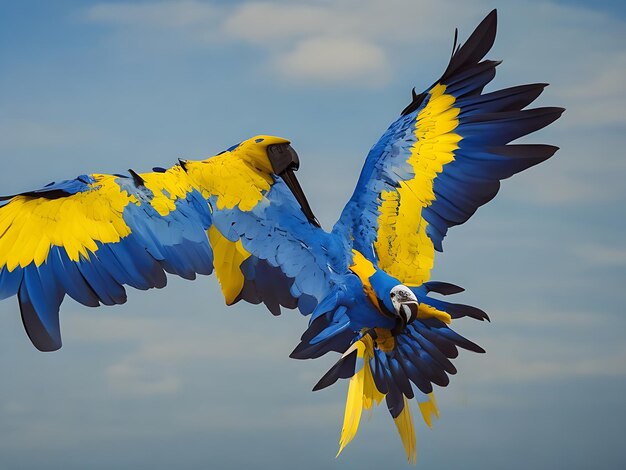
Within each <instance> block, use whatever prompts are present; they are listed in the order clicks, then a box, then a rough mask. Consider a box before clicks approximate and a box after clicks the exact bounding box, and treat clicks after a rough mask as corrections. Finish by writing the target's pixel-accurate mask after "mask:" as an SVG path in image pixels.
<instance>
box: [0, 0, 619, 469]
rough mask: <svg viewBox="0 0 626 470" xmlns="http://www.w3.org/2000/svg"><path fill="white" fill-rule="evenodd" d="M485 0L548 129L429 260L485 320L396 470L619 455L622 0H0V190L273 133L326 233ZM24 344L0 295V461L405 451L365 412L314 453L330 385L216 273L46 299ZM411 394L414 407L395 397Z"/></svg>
mask: <svg viewBox="0 0 626 470" xmlns="http://www.w3.org/2000/svg"><path fill="white" fill-rule="evenodd" d="M494 7H497V8H498V12H499V18H498V21H499V28H498V37H497V40H496V44H495V46H494V48H493V50H492V52H491V53H490V54H489V57H490V58H496V59H503V60H504V62H503V64H502V65H501V66H500V67H499V68H498V75H497V77H496V79H495V80H494V82H492V84H491V85H490V88H489V89H491V90H495V89H498V88H503V87H506V86H512V85H517V84H522V83H531V82H547V83H550V84H551V86H550V87H548V88H547V89H546V91H545V92H544V95H543V96H542V97H541V98H540V100H539V104H540V105H546V106H563V107H565V108H567V111H566V112H565V114H564V115H563V117H562V118H561V119H560V120H559V121H557V122H556V123H555V124H553V125H551V126H550V127H549V128H548V129H544V130H542V131H540V132H538V133H536V134H534V135H533V136H531V137H529V138H526V139H525V141H526V142H536V143H549V144H553V145H557V146H559V147H561V150H560V151H559V152H558V153H557V154H556V156H555V157H554V158H553V159H551V160H549V161H548V162H546V163H544V164H542V165H539V166H538V167H535V168H532V169H530V170H529V171H527V172H525V173H523V174H521V175H517V176H516V177H514V178H513V179H512V180H511V181H506V182H505V183H504V184H503V185H502V189H501V191H500V194H499V195H498V196H497V197H496V199H495V200H494V201H492V202H491V203H490V204H488V205H487V206H485V207H483V208H481V209H479V211H478V212H477V214H476V215H475V216H474V217H473V218H472V219H471V220H470V221H469V222H467V223H466V224H465V225H464V226H462V227H458V228H455V229H452V230H451V231H450V232H449V235H448V237H447V238H446V239H445V241H444V250H445V252H444V253H443V254H442V255H440V256H439V257H438V258H437V259H436V266H435V269H434V272H433V279H439V280H444V281H448V282H453V283H455V284H458V285H461V286H463V287H465V288H466V292H465V293H463V294H460V295H458V296H457V299H456V300H458V301H461V302H464V303H468V304H471V305H476V306H480V307H481V308H483V309H485V310H486V311H487V312H488V313H489V314H490V316H491V318H492V322H491V323H482V322H472V321H471V320H469V319H466V320H460V321H459V322H458V325H457V326H456V329H457V330H458V331H459V332H460V333H462V334H463V335H465V336H467V337H469V338H470V339H472V340H473V341H475V342H477V343H479V344H480V345H482V346H483V347H484V348H485V349H486V350H487V354H483V355H477V354H473V353H469V352H467V353H466V354H462V355H461V357H460V358H459V359H458V360H457V361H456V365H457V368H458V369H459V373H458V374H457V375H456V376H454V377H453V378H452V381H451V384H450V386H448V387H447V388H445V389H441V390H438V391H437V396H438V403H439V407H440V409H441V418H440V419H439V420H438V421H436V422H435V423H434V427H433V429H432V430H429V429H427V428H426V427H425V425H423V423H420V422H418V420H417V419H416V425H417V428H418V429H417V440H418V463H417V465H418V467H421V468H429V469H439V468H444V469H445V468H451V467H453V466H456V467H461V468H468V469H474V468H476V469H501V468H509V469H522V468H524V469H525V468H536V469H544V468H545V469H551V468H571V469H586V468H607V469H609V468H625V467H626V450H625V448H624V445H623V439H624V437H625V436H626V398H624V397H626V317H625V312H624V304H625V300H626V299H625V295H624V281H626V249H625V248H624V233H625V228H626V217H625V216H626V209H625V207H626V184H624V179H625V177H626V158H625V157H624V155H623V153H624V149H625V148H626V138H625V137H624V136H625V135H626V132H625V131H626V114H625V113H624V109H626V89H625V87H624V80H623V77H624V76H625V74H626V49H625V47H624V44H625V43H626V6H625V4H624V2H618V1H615V2H613V1H610V0H603V1H595V2H587V1H583V0H577V1H572V2H569V1H540V0H529V1H526V2H517V1H506V0H502V1H483V0H467V1H463V2H461V1H457V2H453V1H449V0H387V1H385V2H379V1H373V0H338V1H334V2H331V1H324V0H319V1H316V0H302V1H300V0H296V1H286V0H285V1H266V2H258V1H234V2H219V1H203V2H201V1H194V0H185V1H151V2H147V1H143V2H132V1H115V2H113V1H97V2H91V1H69V0H58V1H55V2H48V1H43V0H41V1H35V0H23V1H19V2H18V1H9V0H1V1H0V103H2V105H1V106H0V162H1V163H2V172H0V193H3V194H11V193H14V192H19V191H25V190H29V189H34V188H39V187H41V186H43V185H44V184H46V183H48V182H50V181H53V180H56V181H58V180H62V179H66V178H73V177H75V176H76V175H78V174H81V173H91V172H120V171H124V170H126V169H127V168H133V169H135V170H137V171H147V170H149V169H150V168H151V167H152V166H169V165H171V164H172V163H173V162H175V161H176V159H177V158H178V157H184V158H189V159H201V158H205V157H207V156H209V155H213V154H215V153H218V152H219V151H221V150H223V149H225V148H227V147H229V146H230V145H232V144H234V143H236V142H239V141H241V140H243V139H245V138H248V137H251V136H253V135H256V134H273V135H279V136H283V137H286V138H289V139H290V140H291V141H292V144H293V146H294V148H295V149H296V150H297V151H298V153H299V155H300V159H301V163H302V164H301V168H300V171H299V172H298V177H299V179H300V181H301V184H302V186H303V188H304V190H305V192H306V193H307V196H308V198H309V201H310V203H311V205H312V207H313V209H314V211H315V213H316V215H317V217H318V218H319V219H320V221H321V222H322V224H323V225H324V227H325V228H327V229H330V228H331V227H332V224H333V223H334V221H335V220H336V218H337V217H338V215H339V212H340V210H341V208H342V207H343V204H344V202H345V201H347V199H348V197H349V195H350V194H351V192H352V190H353V188H354V185H355V183H356V180H357V177H358V173H359V170H360V167H361V165H362V163H363V161H364V157H365V155H366V154H367V151H368V150H369V148H370V147H371V146H372V145H373V144H374V143H375V142H376V140H377V139H378V137H379V136H380V135H381V134H382V132H383V131H384V129H386V127H387V126H388V125H389V123H391V122H392V121H393V120H394V119H395V117H396V116H397V114H398V113H399V111H401V110H402V109H403V108H404V107H405V106H406V105H407V104H408V102H409V101H410V90H411V88H412V87H414V86H415V87H416V88H417V90H418V91H420V90H422V89H425V88H426V87H427V86H428V85H430V84H431V83H432V82H433V81H434V80H435V79H436V78H437V77H439V76H440V74H441V72H442V71H443V69H444V68H445V66H446V64H447V61H448V58H449V55H450V50H451V47H452V38H453V33H454V28H455V27H458V28H459V30H460V38H461V39H465V38H467V36H468V35H469V34H470V33H471V31H472V30H473V28H474V27H475V26H476V25H477V24H478V22H479V21H480V20H481V19H482V18H483V17H484V16H485V15H486V14H487V13H488V12H489V11H490V10H491V9H492V8H494ZM61 321H62V333H63V339H64V346H63V348H62V349H61V350H60V351H58V352H55V353H40V352H38V351H37V350H35V348H34V347H32V345H31V344H30V342H29V340H28V338H27V336H26V334H25V333H24V331H23V328H22V325H21V320H20V316H19V310H18V307H17V302H16V300H15V299H7V300H4V301H2V302H0V377H1V379H0V467H1V468H3V469H4V468H6V469H14V468H19V469H35V468H42V467H43V466H45V467H46V468H52V469H54V468H63V469H83V468H93V469H108V468H120V469H125V468H132V469H142V468H151V469H161V468H163V469H165V468H180V469H196V468H249V467H254V468H272V469H276V470H278V469H292V468H299V469H318V468H337V469H340V468H341V469H343V468H346V469H350V468H373V467H376V466H378V467H380V466H384V468H408V467H409V466H408V465H407V464H406V458H405V456H404V452H403V449H402V446H401V443H400V440H399V438H398V437H397V435H396V431H395V428H394V426H393V423H392V420H391V419H390V417H389V416H388V413H387V411H386V409H384V406H383V407H380V408H378V409H376V410H375V412H374V414H373V416H372V418H371V419H370V420H369V421H367V420H365V422H363V423H362V424H361V428H360V430H359V433H358V435H357V437H356V439H355V440H354V441H353V442H352V443H351V444H350V445H349V446H348V448H347V449H346V450H344V452H343V453H342V455H341V456H340V457H339V458H338V459H335V458H334V455H335V452H336V450H337V447H338V446H337V441H338V438H339V434H340V428H341V422H342V418H343V405H344V399H345V393H346V390H347V382H346V381H342V382H341V383H339V384H336V385H334V386H333V387H331V388H329V389H326V390H324V391H322V392H316V393H312V392H311V391H310V390H311V388H312V386H313V385H314V384H315V383H316V381H317V380H318V378H319V377H321V375H322V374H323V373H324V372H325V371H326V370H327V369H328V368H329V367H330V365H331V364H332V363H334V361H335V360H336V357H335V356H330V355H329V356H328V357H324V358H321V359H317V360H315V361H296V360H292V359H289V358H288V354H289V353H290V352H291V350H292V349H293V347H294V346H295V345H296V344H297V342H298V339H299V337H300V335H301V333H302V331H304V329H305V328H306V321H307V320H306V319H305V318H302V317H301V316H300V314H298V313H297V312H291V311H288V312H285V313H284V314H283V315H282V316H281V317H279V318H274V317H272V316H271V315H270V314H269V313H268V312H266V311H264V309H263V308H262V307H261V306H251V305H244V304H242V303H240V304H237V305H236V306H234V307H229V308H226V307H225V306H224V305H223V298H222V296H221V293H220V290H219V286H218V285H217V281H216V279H214V278H206V277H202V278H200V279H198V280H196V281H194V282H187V281H183V280H180V279H176V278H170V279H169V285H168V286H167V287H166V288H165V289H162V290H155V291H151V292H138V291H131V290H129V300H128V303H127V304H125V305H123V306H117V307H102V308H98V309H89V308H87V307H83V306H81V305H78V304H76V303H75V302H73V301H71V300H69V299H68V300H66V301H65V302H64V304H63V306H62V312H61ZM415 410H416V407H414V411H415Z"/></svg>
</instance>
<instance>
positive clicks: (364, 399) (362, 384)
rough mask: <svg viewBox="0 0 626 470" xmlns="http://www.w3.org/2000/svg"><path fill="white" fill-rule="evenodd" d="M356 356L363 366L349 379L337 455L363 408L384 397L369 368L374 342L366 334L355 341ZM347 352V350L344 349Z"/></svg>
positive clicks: (355, 426)
mask: <svg viewBox="0 0 626 470" xmlns="http://www.w3.org/2000/svg"><path fill="white" fill-rule="evenodd" d="M355 346H356V349H357V357H359V358H362V359H363V367H362V368H361V370H359V371H358V372H357V373H356V374H354V375H353V376H352V378H351V379H350V385H349V386H348V396H347V398H346V410H345V413H344V416H343V427H342V429H341V439H340V440H339V451H338V452H337V455H336V457H339V454H341V451H342V450H343V449H344V448H345V447H346V446H347V445H348V443H349V442H350V441H351V440H352V439H354V436H356V432H357V430H358V429H359V423H360V422H361V414H362V411H363V408H365V409H366V410H370V409H371V408H372V407H373V406H374V403H376V404H379V403H380V402H381V401H382V399H383V398H384V397H385V395H383V394H382V393H380V392H379V391H378V389H377V388H376V385H375V384H374V377H373V376H372V371H371V369H370V364H369V361H370V359H371V358H372V356H373V354H374V344H373V341H372V338H371V337H370V336H368V335H366V336H365V337H363V338H362V339H360V340H359V341H358V342H357V343H355ZM346 352H348V351H346Z"/></svg>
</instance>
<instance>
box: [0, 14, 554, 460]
mask: <svg viewBox="0 0 626 470" xmlns="http://www.w3.org/2000/svg"><path fill="white" fill-rule="evenodd" d="M495 34H496V11H495V10H494V11H492V12H491V13H490V14H489V15H488V16H487V17H486V18H485V19H484V20H483V21H482V22H481V23H480V25H479V26H478V27H477V28H476V30H475V31H474V32H473V33H472V35H471V36H470V37H469V39H468V40H467V41H466V42H465V43H464V44H463V45H458V46H457V38H456V34H455V40H454V46H453V53H452V57H451V58H450V62H449V64H448V66H447V68H446V69H445V71H444V72H443V74H442V75H441V77H440V78H439V79H438V80H436V81H435V82H434V84H433V85H432V86H430V87H428V88H427V90H426V91H424V92H423V93H419V94H417V93H416V92H415V90H414V91H413V93H412V99H411V102H410V103H409V104H408V106H407V107H406V108H405V109H404V110H403V111H402V112H401V113H400V116H399V117H398V118H397V119H396V120H395V121H394V122H393V123H392V124H391V126H390V127H389V128H388V129H387V130H386V131H385V133H384V134H383V136H382V137H381V138H380V139H379V140H378V142H377V143H376V144H375V145H374V146H373V147H372V149H371V150H370V152H369V154H368V155H367V158H366V160H365V164H364V166H363V170H362V171H361V175H360V177H359V180H358V183H357V185H356V188H355V190H354V193H353V195H352V197H351V198H350V200H349V201H348V203H347V204H346V206H345V207H344V209H343V212H342V213H341V216H340V218H339V220H338V221H337V223H336V224H335V226H334V227H333V229H332V231H330V232H327V231H325V230H324V229H323V228H321V227H320V224H319V223H318V221H317V219H316V218H315V216H314V213H313V211H312V210H311V207H310V206H309V203H308V202H307V199H306V197H305V194H304V192H303V191H302V188H301V187H300V185H299V184H298V180H297V179H296V176H295V171H296V170H297V169H298V166H299V159H298V155H297V154H296V152H295V151H294V149H293V148H292V147H291V146H290V142H289V141H288V140H286V139H282V138H279V137H273V136H268V135H259V136H256V137H253V138H251V139H249V140H246V141H243V142H241V143H239V144H237V145H234V146H232V147H230V148H229V149H227V150H225V151H223V152H221V153H218V154H217V155H215V156H212V157H210V158H208V159H206V160H199V161H191V160H180V162H179V163H178V164H176V165H174V166H173V167H171V168H168V169H164V168H154V169H153V171H152V172H148V173H138V172H135V171H133V170H129V172H128V174H112V175H109V174H98V173H94V174H90V175H81V176H78V177H77V178H75V179H72V180H67V181H62V182H59V183H50V184H48V185H47V186H45V187H43V188H41V189H37V190H34V191H27V192H23V193H20V194H16V195H12V196H6V197H2V198H0V299H4V298H8V297H12V296H17V300H18V304H19V309H20V312H21V316H22V321H23V324H24V328H25V329H26V333H27V334H28V337H29V338H30V340H31V341H32V343H33V344H34V346H35V347H36V348H37V349H39V350H41V351H54V350H57V349H59V348H60V347H61V333H60V323H59V309H60V306H61V303H62V302H63V299H64V297H65V296H66V295H68V296H70V297H71V298H73V299H74V300H76V301H78V302H80V303H81V304H83V305H86V306H90V307H96V306H99V305H101V304H104V305H114V304H122V303H124V302H125V301H126V291H125V286H130V287H134V288H136V289H142V290H145V289H150V288H154V287H156V288H162V287H164V286H165V284H166V282H167V277H166V273H169V274H175V275H178V276H181V277H183V278H185V279H195V277H196V275H197V274H205V275H208V274H211V273H212V272H213V271H215V274H216V276H217V278H218V280H219V283H220V285H221V289H222V293H223V295H224V298H225V300H226V303H227V304H228V305H231V304H235V303H237V302H239V301H241V300H244V301H247V302H250V303H253V304H260V303H263V304H265V306H266V307H267V309H268V310H269V311H270V312H271V313H272V314H274V315H279V314H280V313H281V309H282V308H286V309H298V310H299V311H300V313H302V314H303V315H305V316H308V317H309V323H308V328H307V329H306V331H305V332H304V334H303V335H302V337H301V340H300V343H299V344H298V345H297V346H296V348H295V349H294V351H293V352H292V353H291V357H293V358H297V359H310V358H317V357H320V356H322V355H324V354H326V353H328V352H331V351H334V352H338V353H340V354H341V357H340V359H339V361H338V362H337V363H336V364H335V365H334V366H333V367H332V368H331V369H330V370H329V371H328V372H327V373H326V374H325V375H324V376H323V377H322V378H321V380H320V381H319V382H318V383H317V385H315V387H314V390H319V389H322V388H325V387H327V386H329V385H331V384H333V383H334V382H336V381H337V380H338V379H340V378H346V379H350V381H349V385H348V396H347V401H346V408H345V415H344V423H343V429H342V433H341V438H340V449H339V452H341V450H342V449H343V448H344V447H345V445H346V444H348V442H350V441H351V440H352V439H353V437H354V436H355V434H356V432H357V429H358V426H359V421H360V418H361V413H362V410H363V409H366V410H368V409H371V408H372V407H373V406H374V405H375V404H379V403H381V402H382V401H383V400H384V401H385V402H386V406H387V408H388V410H389V412H390V413H391V416H392V418H393V420H394V423H395V425H396V427H397V429H398V432H399V434H400V437H401V440H402V444H403V446H404V449H405V451H406V454H407V458H408V460H409V461H412V462H415V459H416V439H415V431H414V427H413V419H412V417H411V410H410V406H409V400H411V399H413V398H415V399H416V401H417V403H418V408H419V411H420V413H421V414H422V417H423V419H424V421H425V422H426V424H427V425H428V426H431V420H432V417H433V416H438V413H439V412H438V409H437V404H436V402H435V398H434V395H433V385H437V386H440V387H444V386H446V385H448V383H449V375H451V374H455V373H456V368H455V367H454V365H453V364H452V362H451V359H454V358H456V357H457V355H458V348H462V349H466V350H470V351H474V352H484V350H483V349H482V348H481V347H480V346H478V345H476V344H475V343H473V342H471V341H469V340H468V339H466V338H464V337H462V336H460V335H459V334H458V333H456V332H455V331H454V330H453V329H452V328H451V325H452V323H453V322H454V321H456V320H457V319H460V318H462V317H470V318H473V319H476V320H486V319H488V317H487V315H486V314H485V313H484V312H483V311H482V310H480V309H478V308H475V307H471V306H468V305H462V304H458V303H452V302H448V301H444V300H442V299H441V298H437V297H433V296H432V294H433V293H434V294H440V295H444V296H446V295H450V294H455V293H458V292H461V291H462V290H463V289H462V288H460V287H458V286H455V285H453V284H450V283H446V282H439V281H431V280H430V271H431V269H432V267H433V263H434V259H435V252H436V251H442V242H443V238H444V237H445V235H446V233H447V231H448V229H449V228H450V227H452V226H455V225H460V224H462V223H464V222H465V221H467V220H468V219H469V218H470V217H471V216H472V215H473V214H474V212H476V210H477V209H478V208H479V207H480V206H482V205H483V204H485V203H487V202H488V201H489V200H491V199H492V198H493V197H494V196H495V195H496V193H497V192H498V189H499V188H500V181H501V180H503V179H505V178H508V177H510V176H512V175H514V174H515V173H519V172H521V171H523V170H525V169H527V168H529V167H531V166H533V165H536V164H538V163H540V162H543V161H544V160H546V159H548V158H550V157H551V156H552V155H553V154H554V153H555V151H556V150H557V147H554V146H551V145H538V144H511V143H510V142H512V141H514V140H516V139H518V138H520V137H522V136H525V135H527V134H530V133H532V132H534V131H536V130H538V129H541V128H543V127H545V126H547V125H548V124H550V123H552V122H553V121H555V120H556V119H557V118H558V117H559V116H560V115H561V113H562V112H563V109H562V108H555V107H541V108H533V109H525V108H526V107H527V106H528V105H529V104H531V103H532V102H533V101H534V100H535V99H536V98H537V97H538V96H539V95H540V94H541V92H542V91H543V90H544V88H545V86H546V84H542V83H537V84H529V85H522V86H515V87H512V88H506V89H502V90H498V91H493V92H489V93H484V92H483V88H484V87H485V85H487V84H488V83H489V82H490V81H491V80H492V79H493V78H494V76H495V69H496V66H497V65H498V64H499V62H497V61H493V60H486V59H484V57H485V55H486V54H487V53H488V52H489V50H490V49H491V46H492V45H493V42H494V39H495Z"/></svg>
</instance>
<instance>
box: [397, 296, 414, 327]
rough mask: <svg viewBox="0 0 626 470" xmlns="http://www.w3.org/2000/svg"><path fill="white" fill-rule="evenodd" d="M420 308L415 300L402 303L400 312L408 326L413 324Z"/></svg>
mask: <svg viewBox="0 0 626 470" xmlns="http://www.w3.org/2000/svg"><path fill="white" fill-rule="evenodd" d="M418 308H419V303H418V302H416V301H413V300H411V301H409V302H402V303H401V304H400V310H401V312H402V315H403V316H404V318H405V320H406V324H407V325H408V324H410V323H413V322H414V321H415V319H416V318H417V311H418Z"/></svg>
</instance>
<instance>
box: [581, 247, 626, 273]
mask: <svg viewBox="0 0 626 470" xmlns="http://www.w3.org/2000/svg"><path fill="white" fill-rule="evenodd" d="M574 253H575V254H576V255H577V256H578V257H580V258H582V259H583V260H584V261H585V262H587V263H588V264H591V265H595V266H616V267H617V266H622V267H623V266H626V249H624V248H623V247H611V246H606V245H600V244H597V243H587V244H583V245H577V246H575V247H574Z"/></svg>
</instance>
